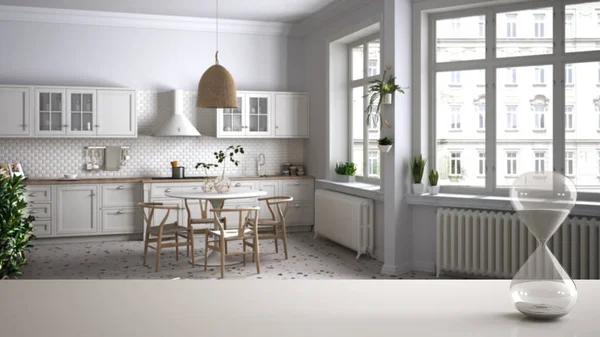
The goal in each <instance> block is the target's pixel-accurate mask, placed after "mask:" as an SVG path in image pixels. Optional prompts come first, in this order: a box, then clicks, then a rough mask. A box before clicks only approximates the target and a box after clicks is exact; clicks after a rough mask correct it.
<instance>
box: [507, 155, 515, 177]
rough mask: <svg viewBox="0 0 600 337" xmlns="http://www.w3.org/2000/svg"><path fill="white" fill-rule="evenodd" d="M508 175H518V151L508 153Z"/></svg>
mask: <svg viewBox="0 0 600 337" xmlns="http://www.w3.org/2000/svg"><path fill="white" fill-rule="evenodd" d="M506 174H507V175H509V176H516V175H517V151H507V152H506Z"/></svg>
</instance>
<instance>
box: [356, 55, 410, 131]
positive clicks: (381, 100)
mask: <svg viewBox="0 0 600 337" xmlns="http://www.w3.org/2000/svg"><path fill="white" fill-rule="evenodd" d="M391 69H392V68H391V67H390V66H387V67H385V70H384V71H383V76H382V78H381V79H380V80H379V79H377V80H372V81H370V82H369V83H370V86H369V88H368V89H367V94H366V95H365V96H363V97H369V102H368V104H367V107H366V109H365V112H366V113H367V125H370V121H371V120H377V121H378V120H379V118H380V115H381V104H392V96H393V93H394V92H396V91H397V92H399V93H401V94H403V93H404V90H402V89H403V88H402V87H400V86H399V85H397V84H396V77H395V76H392V75H390V76H387V78H386V75H387V72H388V71H390V70H391ZM382 126H383V123H380V124H379V128H381V127H382Z"/></svg>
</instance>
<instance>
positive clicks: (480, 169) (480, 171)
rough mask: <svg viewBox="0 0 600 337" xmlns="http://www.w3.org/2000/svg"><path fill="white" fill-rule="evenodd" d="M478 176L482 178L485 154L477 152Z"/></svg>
mask: <svg viewBox="0 0 600 337" xmlns="http://www.w3.org/2000/svg"><path fill="white" fill-rule="evenodd" d="M477 168H478V172H477V173H478V174H479V175H480V176H484V175H485V152H479V158H478V167H477Z"/></svg>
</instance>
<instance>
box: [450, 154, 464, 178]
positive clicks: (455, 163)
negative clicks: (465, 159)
mask: <svg viewBox="0 0 600 337" xmlns="http://www.w3.org/2000/svg"><path fill="white" fill-rule="evenodd" d="M461 169H462V159H461V152H457V151H453V152H450V176H460V175H461V173H462V170H461Z"/></svg>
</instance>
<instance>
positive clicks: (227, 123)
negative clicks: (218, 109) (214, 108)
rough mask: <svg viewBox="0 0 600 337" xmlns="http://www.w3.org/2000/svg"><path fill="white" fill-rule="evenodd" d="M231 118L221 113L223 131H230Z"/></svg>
mask: <svg viewBox="0 0 600 337" xmlns="http://www.w3.org/2000/svg"><path fill="white" fill-rule="evenodd" d="M232 119H233V117H232V116H231V115H229V114H225V113H223V131H225V132H227V131H231V128H232Z"/></svg>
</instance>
